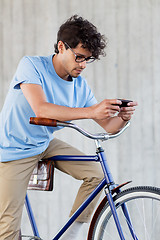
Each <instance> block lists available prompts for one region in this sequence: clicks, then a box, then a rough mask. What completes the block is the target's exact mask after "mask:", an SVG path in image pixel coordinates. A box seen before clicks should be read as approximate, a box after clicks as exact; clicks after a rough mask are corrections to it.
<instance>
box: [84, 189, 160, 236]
mask: <svg viewBox="0 0 160 240" xmlns="http://www.w3.org/2000/svg"><path fill="white" fill-rule="evenodd" d="M113 200H114V203H115V206H116V209H117V214H118V217H119V221H120V224H121V227H122V231H123V234H124V237H125V239H126V240H133V239H134V240H135V239H136V240H137V239H138V240H159V239H160V188H155V187H133V188H130V189H127V190H125V191H123V192H121V193H119V194H117V195H116V196H114V197H113ZM123 204H125V205H126V207H127V209H128V213H129V216H130V219H131V223H132V226H133V231H134V234H133V232H132V234H131V232H130V229H129V227H128V223H127V222H128V220H127V219H126V217H125V216H124V213H123V210H122V209H123V206H124V205H123ZM135 236H136V237H135ZM104 239H105V240H112V239H114V240H119V239H120V237H119V235H118V231H117V229H116V225H115V222H114V219H113V215H112V212H111V209H110V207H109V204H108V202H107V197H105V198H104V199H103V200H102V202H101V203H100V205H99V207H98V208H97V210H96V212H95V214H94V216H93V219H92V221H91V225H90V229H89V233H88V240H104Z"/></svg>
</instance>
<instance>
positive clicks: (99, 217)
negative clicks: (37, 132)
mask: <svg viewBox="0 0 160 240" xmlns="http://www.w3.org/2000/svg"><path fill="white" fill-rule="evenodd" d="M30 123H31V124H36V125H43V126H51V127H57V126H61V127H69V128H73V129H75V130H77V131H78V132H80V133H81V134H83V135H84V136H86V137H88V138H90V139H93V140H95V142H96V147H97V148H96V155H94V156H68V155H67V156H54V157H52V158H50V159H52V160H53V161H55V160H56V161H62V160H63V161H97V162H100V163H101V166H102V170H103V172H104V179H103V180H102V181H101V183H100V184H99V185H98V186H97V187H96V189H95V190H94V191H93V192H92V193H91V194H90V196H89V197H88V198H87V199H86V200H85V201H84V203H82V205H81V206H80V207H79V208H78V209H77V211H76V212H75V213H74V214H73V215H72V216H71V218H70V219H69V220H68V222H67V223H66V224H65V225H64V227H62V229H61V230H60V231H59V232H58V233H57V234H56V236H55V237H54V238H53V239H52V240H58V239H59V238H60V237H61V236H62V235H63V233H64V232H65V231H66V230H67V229H68V228H69V227H70V225H71V224H72V223H73V222H74V221H75V220H76V218H77V217H78V216H79V215H80V214H81V213H82V212H83V210H84V209H85V208H86V207H87V206H88V205H89V203H90V202H91V201H92V200H93V199H94V198H95V197H96V196H97V194H98V193H99V192H100V191H101V190H102V189H104V191H105V195H106V196H105V197H104V199H103V200H102V202H101V203H100V204H99V206H98V208H97V209H96V211H95V214H94V216H93V218H92V220H91V224H90V228H89V232H88V238H87V239H88V240H104V239H105V240H112V239H114V240H119V239H121V240H159V238H160V227H159V226H160V188H157V187H152V186H137V187H131V188H128V189H126V190H124V191H122V190H121V188H122V187H123V186H125V185H126V184H128V183H129V182H127V183H123V184H121V185H117V184H115V183H114V180H113V177H112V174H111V172H110V169H109V166H108V162H107V159H106V156H105V153H104V149H103V148H102V146H101V144H100V141H105V140H109V139H112V138H116V137H118V136H120V135H121V134H122V133H123V132H124V131H125V130H126V129H127V128H128V126H129V125H130V123H129V122H128V123H127V124H126V126H125V127H124V128H123V129H121V130H120V131H119V132H118V133H116V134H108V133H100V134H91V133H89V132H86V131H85V130H83V129H82V128H80V127H79V126H77V125H75V124H73V123H68V122H60V121H56V120H53V119H47V118H30ZM25 205H26V209H27V213H28V216H29V219H30V223H31V226H32V230H33V234H34V236H30V237H29V239H30V240H31V239H41V240H42V238H41V237H40V235H39V232H38V228H37V225H36V221H35V218H34V215H33V212H32V208H31V204H30V202H29V199H28V195H26V200H25ZM23 236H24V235H23V234H22V235H21V238H20V239H22V237H23Z"/></svg>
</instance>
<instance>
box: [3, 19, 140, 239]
mask: <svg viewBox="0 0 160 240" xmlns="http://www.w3.org/2000/svg"><path fill="white" fill-rule="evenodd" d="M105 46H106V42H105V38H104V36H103V35H101V34H100V33H99V32H98V31H97V28H96V27H95V26H94V25H93V24H91V23H90V22H88V21H87V20H85V19H83V18H82V17H78V16H77V15H75V16H72V17H71V18H70V19H68V20H67V21H66V22H65V23H64V24H63V25H62V26H61V27H60V29H59V31H58V35H57V44H56V45H55V54H54V55H51V56H48V57H24V58H22V60H21V61H20V63H19V65H18V68H17V71H16V73H15V75H14V77H13V80H12V82H11V85H10V89H9V92H8V95H7V97H6V100H5V103H4V106H3V109H2V112H1V115H0V133H1V134H0V161H1V163H0V228H1V230H0V240H2V239H3V240H5V239H7V240H8V239H18V236H19V228H20V221H21V214H22V208H23V204H24V198H25V195H26V190H27V185H28V182H29V179H30V176H31V173H32V171H33V169H34V167H35V165H36V163H37V162H38V160H40V159H45V158H48V157H51V156H54V155H65V154H74V155H81V154H83V153H81V152H80V151H79V150H77V149H75V148H73V147H72V146H70V145H68V144H67V143H64V142H62V141H60V140H58V139H55V138H54V137H53V134H52V133H53V131H55V129H52V128H50V127H44V126H33V125H30V124H29V118H30V117H31V116H37V117H45V118H53V119H57V120H61V121H71V120H76V119H93V120H95V121H96V122H97V123H98V124H99V125H101V126H102V127H103V128H104V129H105V130H106V131H107V132H117V131H118V130H119V129H121V128H122V127H124V126H125V124H126V123H127V121H129V120H130V119H131V116H132V114H133V112H134V110H135V108H134V106H136V105H137V103H136V102H132V103H129V104H128V107H126V108H121V109H120V107H119V105H120V104H121V101H120V100H117V99H109V100H108V99H105V100H103V101H102V102H100V103H97V101H96V99H95V97H94V95H93V93H92V91H91V90H90V88H89V86H88V85H87V82H86V80H85V79H84V78H82V77H81V76H80V74H81V72H82V71H83V70H84V69H85V68H86V65H87V63H91V62H93V61H94V60H96V59H99V56H100V55H104V48H105ZM56 130H57V129H56ZM55 167H56V168H58V169H59V170H61V171H63V172H65V173H67V174H70V175H71V176H73V177H75V178H76V179H80V180H83V184H82V185H81V187H80V189H79V192H78V194H77V197H76V200H75V203H74V205H73V208H72V210H71V215H72V214H73V212H74V211H75V210H76V209H77V208H78V207H79V205H80V204H81V203H82V202H83V201H84V199H86V197H87V196H88V195H89V194H90V192H91V191H92V190H93V189H94V188H95V187H96V186H97V185H98V183H99V182H100V181H101V179H102V177H103V174H102V171H101V167H100V165H99V163H95V162H94V163H87V162H66V161H65V162H55ZM97 200H98V199H95V200H94V201H93V202H92V203H91V204H90V205H89V207H88V208H87V209H86V210H85V211H84V213H82V214H81V215H80V216H79V218H78V219H77V221H76V223H75V224H73V225H72V226H71V228H70V230H69V231H68V232H67V233H66V234H65V235H64V237H63V238H62V239H76V233H77V232H78V229H79V228H80V226H81V225H82V223H83V222H87V221H88V220H89V218H90V215H91V214H92V211H93V208H94V206H95V204H96V202H97Z"/></svg>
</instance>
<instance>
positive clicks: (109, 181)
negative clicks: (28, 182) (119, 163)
mask: <svg viewBox="0 0 160 240" xmlns="http://www.w3.org/2000/svg"><path fill="white" fill-rule="evenodd" d="M97 146H98V147H97V155H95V156H68V155H67V156H64V155H63V156H54V157H51V158H50V160H53V161H96V162H100V163H101V166H102V169H103V172H104V179H103V180H102V181H101V182H100V184H99V185H98V186H97V187H96V188H95V190H94V191H93V192H92V193H91V194H90V196H89V197H88V198H87V199H86V200H85V201H84V202H83V203H82V205H81V206H80V207H79V208H78V209H77V211H76V212H75V213H74V214H73V215H72V216H71V218H70V219H69V220H68V222H67V223H66V224H65V225H64V227H63V228H62V229H61V230H60V231H59V232H58V233H57V235H56V236H55V237H54V238H53V239H52V240H58V239H59V238H60V237H61V236H62V234H63V233H64V232H65V231H66V230H67V229H68V228H69V227H70V225H71V224H72V223H73V222H74V221H75V220H76V218H77V217H78V216H79V215H80V214H81V213H82V212H83V210H84V209H85V208H86V207H87V206H88V205H89V204H90V202H91V201H92V200H93V199H94V198H95V197H96V196H97V194H98V193H99V192H100V191H101V190H102V189H103V188H104V187H105V186H106V187H105V189H106V191H105V193H106V196H107V199H108V203H109V205H110V208H111V210H112V214H113V217H114V220H115V224H116V226H117V230H118V233H119V236H120V239H121V240H125V238H124V235H123V232H122V228H121V225H120V222H119V219H118V215H117V212H116V207H115V205H114V202H113V198H112V193H111V190H112V189H113V188H115V187H116V185H115V183H114V181H113V178H112V175H111V172H110V170H109V166H108V164H107V159H106V156H105V154H104V150H103V149H102V147H101V146H100V145H99V142H98V141H97ZM25 205H26V209H27V212H28V216H29V219H30V223H31V226H32V230H33V233H34V235H35V236H37V237H39V238H40V235H39V232H38V228H37V226H36V222H35V219H34V216H33V212H32V209H31V205H30V202H29V199H28V196H27V195H26V200H25ZM122 210H123V212H124V215H125V217H126V221H127V223H129V224H128V226H129V229H130V232H131V235H132V237H133V239H135V240H138V238H137V237H136V236H135V233H134V230H133V227H132V223H131V220H130V217H129V213H128V211H127V208H126V206H125V204H123V205H122Z"/></svg>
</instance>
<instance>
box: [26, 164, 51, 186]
mask: <svg viewBox="0 0 160 240" xmlns="http://www.w3.org/2000/svg"><path fill="white" fill-rule="evenodd" d="M53 174H54V162H53V161H51V160H47V159H45V160H41V161H39V162H38V164H37V165H36V167H35V168H34V170H33V173H32V175H31V178H30V180H29V184H28V190H41V191H52V190H53Z"/></svg>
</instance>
